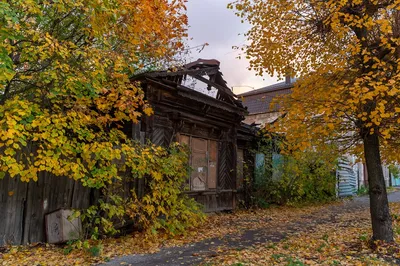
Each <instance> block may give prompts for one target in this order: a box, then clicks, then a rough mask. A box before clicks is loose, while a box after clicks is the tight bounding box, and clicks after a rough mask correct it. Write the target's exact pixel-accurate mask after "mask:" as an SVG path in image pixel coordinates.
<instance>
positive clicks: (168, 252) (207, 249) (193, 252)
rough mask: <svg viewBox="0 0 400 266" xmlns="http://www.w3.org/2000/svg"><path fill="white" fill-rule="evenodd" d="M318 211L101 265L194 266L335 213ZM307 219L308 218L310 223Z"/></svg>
mask: <svg viewBox="0 0 400 266" xmlns="http://www.w3.org/2000/svg"><path fill="white" fill-rule="evenodd" d="M389 201H390V202H400V191H397V192H393V193H390V194H389ZM368 207H369V198H368V196H363V197H357V198H354V199H353V200H351V201H346V202H345V203H344V204H343V205H340V206H331V207H328V208H329V210H324V211H323V212H324V213H326V212H328V211H329V212H331V213H332V214H340V213H346V212H354V211H356V210H361V209H365V208H368ZM321 216H322V215H321V213H320V212H316V213H313V214H311V215H309V216H307V217H305V218H306V219H304V220H298V221H291V222H288V223H287V224H286V225H284V227H283V230H282V227H281V228H280V229H281V230H279V232H278V231H277V230H274V228H265V229H263V230H260V229H257V230H248V231H245V232H244V233H243V234H242V235H240V236H239V237H238V236H235V237H233V236H225V237H223V238H222V239H218V238H214V239H207V240H204V241H200V242H197V243H192V244H188V245H185V246H181V247H172V248H162V249H161V251H159V252H158V253H155V254H138V255H129V256H124V257H120V258H115V259H113V260H111V261H110V262H108V263H106V264H103V265H121V264H125V265H134V266H136V265H137V266H167V265H168V266H178V265H197V264H200V263H201V262H202V261H203V260H204V259H205V258H206V257H207V256H212V255H213V254H215V251H214V250H215V248H217V247H222V246H225V247H229V248H248V247H251V246H252V245H255V244H260V243H266V242H271V241H272V242H279V241H281V240H282V239H284V238H285V237H286V236H287V235H289V234H291V233H293V232H299V231H310V230H313V228H314V227H315V224H316V223H317V224H323V223H328V222H332V221H334V220H335V215H331V216H330V217H325V218H320V217H321ZM310 221H312V222H311V223H310Z"/></svg>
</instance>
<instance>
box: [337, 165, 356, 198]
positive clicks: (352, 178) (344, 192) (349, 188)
mask: <svg viewBox="0 0 400 266" xmlns="http://www.w3.org/2000/svg"><path fill="white" fill-rule="evenodd" d="M336 176H337V179H338V196H339V197H348V196H353V195H354V194H356V193H357V175H356V173H355V172H354V170H353V166H351V165H350V163H349V162H348V161H347V160H340V161H339V167H338V169H337V170H336Z"/></svg>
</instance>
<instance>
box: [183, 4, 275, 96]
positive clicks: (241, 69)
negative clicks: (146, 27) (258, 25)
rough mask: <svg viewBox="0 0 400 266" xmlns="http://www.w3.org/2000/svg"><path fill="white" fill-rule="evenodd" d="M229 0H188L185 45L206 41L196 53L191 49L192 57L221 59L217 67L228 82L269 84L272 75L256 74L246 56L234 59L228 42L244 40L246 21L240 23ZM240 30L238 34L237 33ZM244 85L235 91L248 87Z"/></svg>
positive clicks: (235, 83)
mask: <svg viewBox="0 0 400 266" xmlns="http://www.w3.org/2000/svg"><path fill="white" fill-rule="evenodd" d="M229 2H231V1H230V0H189V1H188V3H187V15H188V19H189V37H190V38H192V40H190V41H189V46H190V47H194V46H197V45H201V44H204V43H208V44H209V46H206V47H205V49H204V50H203V51H202V52H201V53H200V54H199V53H196V52H195V51H192V52H193V53H192V55H191V56H192V58H193V59H194V60H196V59H198V58H207V59H209V58H214V59H217V60H219V61H220V62H221V71H222V73H223V74H224V77H225V79H226V81H227V82H228V86H250V87H254V88H255V89H257V88H260V87H263V86H267V85H270V84H273V83H275V82H276V78H271V77H269V76H266V77H256V75H255V74H256V73H255V72H253V71H252V72H251V71H249V70H248V69H247V68H248V66H249V62H248V61H247V60H246V59H241V60H239V59H237V56H238V55H239V51H237V50H233V49H232V46H241V45H243V44H244V43H245V41H246V40H245V37H244V36H243V33H245V32H246V30H247V29H249V25H248V24H245V23H241V21H240V18H238V17H236V15H235V14H234V11H233V10H230V9H227V5H228V3H229ZM239 34H240V35H239ZM249 89H250V88H249V87H244V88H242V89H241V90H239V91H237V90H236V89H235V93H240V92H243V91H244V90H249Z"/></svg>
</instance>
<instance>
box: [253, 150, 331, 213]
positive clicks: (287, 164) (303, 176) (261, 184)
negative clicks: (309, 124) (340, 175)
mask: <svg viewBox="0 0 400 266" xmlns="http://www.w3.org/2000/svg"><path fill="white" fill-rule="evenodd" d="M275 157H277V158H278V159H279V160H278V163H276V162H271V160H270V159H268V158H267V159H266V161H265V164H264V166H263V167H264V169H257V170H256V173H258V175H261V176H256V178H255V182H254V185H253V202H254V204H255V205H258V206H260V207H265V206H268V204H269V203H275V204H299V203H304V202H325V201H329V200H332V199H334V198H335V196H336V190H335V189H336V176H335V172H334V169H335V166H336V164H337V157H336V155H335V153H334V152H333V149H332V148H330V147H328V146H327V147H326V149H324V150H320V151H317V150H308V151H296V152H291V153H290V154H285V155H278V156H275Z"/></svg>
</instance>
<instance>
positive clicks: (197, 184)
mask: <svg viewBox="0 0 400 266" xmlns="http://www.w3.org/2000/svg"><path fill="white" fill-rule="evenodd" d="M134 80H135V81H140V82H141V84H142V87H143V89H144V91H145V94H146V97H147V100H148V101H149V102H150V103H151V105H152V106H153V109H154V115H153V116H150V117H147V118H143V119H142V121H141V123H140V124H138V125H135V126H134V129H133V132H132V134H133V137H134V138H135V137H136V138H137V137H139V136H140V134H142V138H143V137H145V138H148V139H150V140H151V141H152V142H153V143H155V144H158V145H164V146H167V145H169V144H170V143H171V141H177V142H180V143H184V144H186V145H188V146H189V148H190V151H191V157H190V166H191V169H192V170H191V174H190V177H189V178H188V185H189V191H188V192H187V193H188V194H189V195H190V196H192V197H194V198H195V199H196V200H197V201H198V202H200V203H202V204H204V206H205V211H220V210H231V209H233V208H235V206H236V204H237V200H238V199H242V198H243V197H244V195H243V193H242V191H243V176H244V175H245V174H248V173H244V169H243V161H244V160H248V161H250V162H251V161H252V156H251V155H250V153H249V152H248V147H249V146H250V145H251V142H252V139H253V138H254V132H253V130H252V128H251V127H248V126H245V125H244V124H242V121H243V120H244V118H245V114H246V109H245V108H244V107H243V105H242V103H241V101H240V100H238V99H237V98H236V96H235V95H234V94H233V92H232V91H231V89H230V88H229V87H228V86H227V85H226V81H225V80H224V79H223V77H222V73H221V72H220V71H219V62H218V61H217V60H202V59H199V60H197V61H196V62H193V63H190V64H187V65H185V66H184V67H183V68H181V69H179V70H177V71H173V72H172V71H157V72H150V73H145V74H141V75H138V76H136V77H134Z"/></svg>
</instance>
